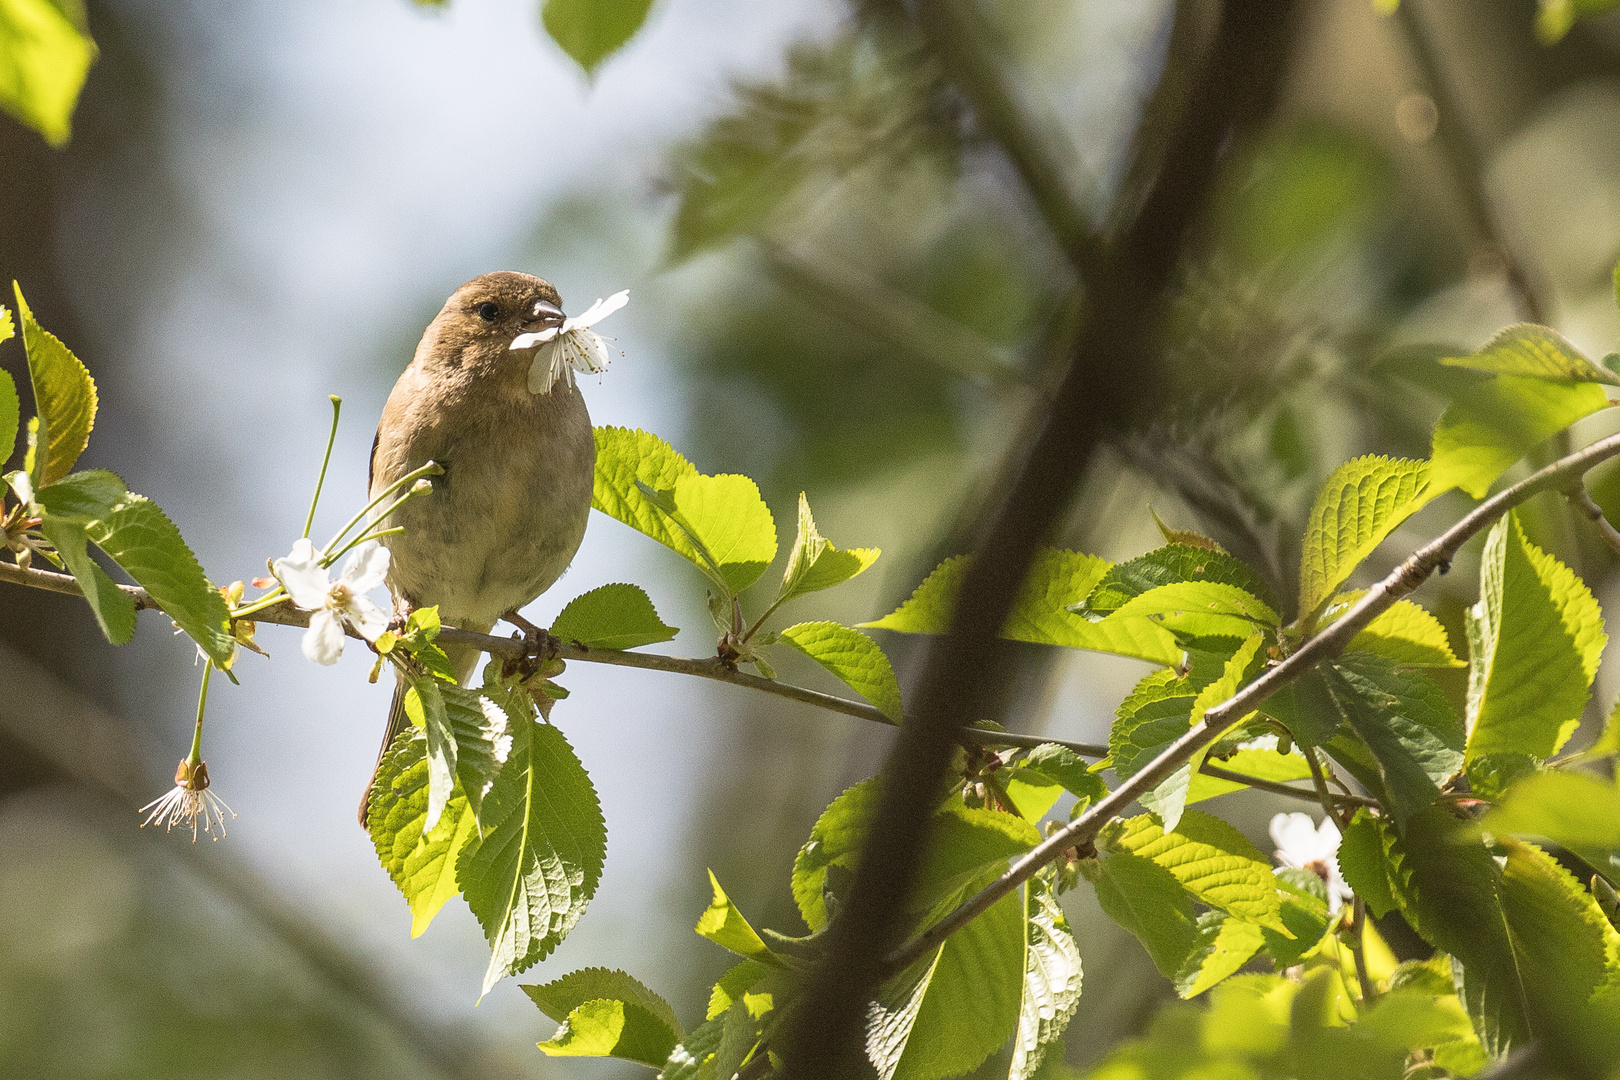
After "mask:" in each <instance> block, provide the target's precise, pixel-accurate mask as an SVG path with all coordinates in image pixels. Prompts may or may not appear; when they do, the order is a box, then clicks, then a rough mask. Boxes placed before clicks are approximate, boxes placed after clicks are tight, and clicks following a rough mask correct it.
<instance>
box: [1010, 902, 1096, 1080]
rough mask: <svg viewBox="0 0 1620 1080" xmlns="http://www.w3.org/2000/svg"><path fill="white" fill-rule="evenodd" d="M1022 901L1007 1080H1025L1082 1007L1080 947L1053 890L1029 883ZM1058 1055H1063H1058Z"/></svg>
mask: <svg viewBox="0 0 1620 1080" xmlns="http://www.w3.org/2000/svg"><path fill="white" fill-rule="evenodd" d="M1021 892H1022V894H1023V896H1024V899H1025V903H1024V915H1025V917H1024V988H1023V993H1022V994H1021V996H1020V999H1019V1005H1018V1029H1017V1031H1016V1032H1015V1033H1014V1034H1013V1043H1012V1066H1011V1068H1010V1069H1009V1071H1008V1073H1007V1080H1028V1078H1029V1077H1031V1076H1033V1075H1034V1074H1035V1071H1036V1070H1037V1069H1038V1068H1040V1065H1041V1059H1042V1058H1043V1057H1045V1056H1046V1052H1047V1050H1048V1048H1050V1047H1052V1046H1053V1045H1056V1044H1059V1043H1060V1040H1061V1039H1062V1038H1063V1029H1064V1028H1065V1027H1067V1026H1068V1024H1069V1020H1070V1018H1072V1017H1073V1016H1074V1011H1075V1009H1076V1008H1077V1007H1078V1006H1079V1004H1080V979H1081V966H1080V946H1079V945H1078V944H1077V943H1076V942H1075V940H1074V934H1073V932H1072V931H1070V929H1069V923H1068V920H1067V919H1065V918H1064V916H1063V909H1062V908H1061V907H1059V906H1058V902H1057V897H1056V896H1054V895H1053V894H1052V887H1051V886H1050V885H1049V884H1047V883H1046V882H1045V881H1044V880H1042V879H1041V878H1038V877H1037V878H1033V879H1031V880H1030V881H1028V882H1026V883H1025V884H1024V886H1023V887H1022V889H1021ZM1059 1052H1060V1053H1061V1051H1059Z"/></svg>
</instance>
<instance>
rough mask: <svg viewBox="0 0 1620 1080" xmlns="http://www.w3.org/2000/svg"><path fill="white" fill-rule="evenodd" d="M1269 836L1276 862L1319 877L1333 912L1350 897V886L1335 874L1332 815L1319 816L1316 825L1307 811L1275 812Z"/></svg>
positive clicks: (1336, 846)
mask: <svg viewBox="0 0 1620 1080" xmlns="http://www.w3.org/2000/svg"><path fill="white" fill-rule="evenodd" d="M1271 839H1272V842H1273V843H1275V844H1276V845H1277V861H1278V862H1280V863H1282V864H1283V865H1284V866H1292V867H1294V868H1295V869H1296V870H1309V871H1310V872H1311V873H1313V874H1315V875H1316V876H1317V877H1319V878H1321V879H1322V882H1323V884H1325V885H1326V886H1327V894H1328V910H1329V911H1332V912H1335V913H1336V912H1337V911H1338V910H1339V908H1340V907H1341V906H1343V904H1344V902H1345V901H1346V900H1348V899H1350V897H1351V895H1352V894H1351V892H1350V886H1348V885H1346V884H1345V883H1344V878H1343V877H1341V876H1340V874H1339V827H1338V826H1337V825H1335V824H1333V819H1332V818H1323V819H1322V825H1321V828H1318V827H1317V826H1316V825H1315V824H1314V823H1313V822H1312V821H1311V818H1310V815H1309V814H1278V815H1277V816H1276V817H1274V818H1272V819H1271Z"/></svg>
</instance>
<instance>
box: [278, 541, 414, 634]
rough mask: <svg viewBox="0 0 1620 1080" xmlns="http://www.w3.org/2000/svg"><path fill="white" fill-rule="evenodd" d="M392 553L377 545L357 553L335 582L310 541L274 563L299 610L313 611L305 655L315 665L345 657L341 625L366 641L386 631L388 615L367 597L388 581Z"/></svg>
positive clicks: (364, 546) (368, 545)
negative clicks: (352, 629)
mask: <svg viewBox="0 0 1620 1080" xmlns="http://www.w3.org/2000/svg"><path fill="white" fill-rule="evenodd" d="M388 559H389V555H388V549H387V548H385V547H383V546H382V545H381V544H379V543H377V542H376V541H375V540H370V541H367V542H366V543H364V544H361V545H360V546H359V547H357V548H355V549H354V551H353V553H351V554H350V555H349V560H348V562H346V563H344V564H343V573H342V574H340V575H339V576H338V579H337V580H336V581H332V580H330V579H329V578H328V577H327V573H326V568H325V567H324V566H322V565H321V556H320V553H319V552H317V551H316V550H315V545H314V544H312V543H310V542H309V540H308V539H307V538H305V539H301V540H298V541H297V542H296V543H294V544H293V547H292V553H291V554H289V555H288V556H287V557H286V558H284V559H277V560H276V561H275V575H276V580H278V581H280V582H281V585H282V587H283V588H285V589H286V590H287V595H288V596H289V597H290V598H291V599H292V602H293V604H294V605H295V606H297V607H298V608H300V609H302V610H304V611H313V612H314V613H315V614H314V615H312V616H311V617H310V620H309V629H308V630H307V631H305V633H304V642H303V645H304V655H305V656H307V657H309V658H310V659H311V660H313V661H315V662H316V663H317V664H335V663H337V659H338V657H340V656H342V655H343V624H344V623H348V624H349V625H350V626H352V627H354V628H355V630H356V631H357V632H359V634H360V636H361V637H363V638H365V639H366V640H367V641H376V640H377V635H379V634H381V633H382V632H383V631H384V630H386V629H388V613H387V612H386V611H384V610H383V609H382V608H380V607H378V606H377V604H376V603H375V602H374V601H373V600H372V599H371V598H370V597H368V596H366V593H368V592H370V591H371V590H372V589H375V588H376V587H377V586H379V585H381V584H382V583H383V581H384V579H386V578H387V577H388Z"/></svg>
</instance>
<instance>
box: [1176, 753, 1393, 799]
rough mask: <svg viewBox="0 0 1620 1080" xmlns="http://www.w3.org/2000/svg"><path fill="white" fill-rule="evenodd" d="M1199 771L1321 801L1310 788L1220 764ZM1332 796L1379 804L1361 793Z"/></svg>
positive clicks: (1207, 765)
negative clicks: (1227, 767)
mask: <svg viewBox="0 0 1620 1080" xmlns="http://www.w3.org/2000/svg"><path fill="white" fill-rule="evenodd" d="M1198 771H1199V772H1201V773H1203V774H1204V775H1205V776H1213V777H1214V778H1215V779H1217V780H1230V781H1231V782H1232V783H1234V784H1246V785H1248V786H1249V787H1252V788H1254V789H1255V790H1256V791H1269V792H1271V793H1272V794H1273V795H1287V796H1288V797H1289V798H1291V799H1303V800H1305V801H1306V802H1312V803H1313V802H1318V801H1319V796H1318V793H1317V792H1315V791H1313V790H1310V789H1309V788H1299V787H1293V786H1292V785H1289V784H1282V783H1278V782H1277V781H1276V780H1265V779H1262V778H1260V777H1258V776H1250V775H1249V774H1248V773H1240V772H1234V771H1233V770H1231V769H1223V768H1221V767H1220V766H1219V765H1211V764H1210V763H1209V762H1207V761H1206V762H1204V763H1203V764H1202V765H1200V766H1199V768H1198ZM1332 798H1333V799H1334V800H1336V801H1338V802H1341V803H1345V804H1348V805H1350V806H1377V805H1378V803H1377V802H1376V801H1375V800H1373V799H1364V798H1362V797H1361V796H1360V795H1334V796H1332Z"/></svg>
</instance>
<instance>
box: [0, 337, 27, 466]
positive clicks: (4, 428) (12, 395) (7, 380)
mask: <svg viewBox="0 0 1620 1080" xmlns="http://www.w3.org/2000/svg"><path fill="white" fill-rule="evenodd" d="M0 312H4V319H5V325H4V326H3V329H6V330H10V329H11V326H10V323H11V313H10V312H9V311H6V309H5V308H0ZM10 336H11V335H10V334H9V333H7V334H4V335H0V340H4V339H5V338H8V337H10ZM21 416H22V402H21V401H20V400H19V399H18V397H17V384H16V383H15V382H13V381H12V378H11V373H10V372H8V371H0V466H4V465H5V463H6V462H8V461H10V460H11V455H12V454H13V453H14V452H16V449H17V425H18V422H19V420H20V418H21Z"/></svg>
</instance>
